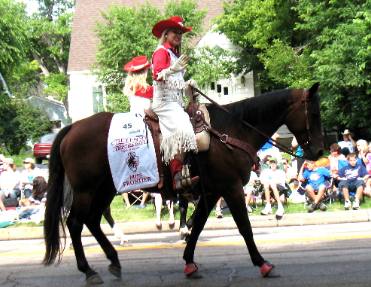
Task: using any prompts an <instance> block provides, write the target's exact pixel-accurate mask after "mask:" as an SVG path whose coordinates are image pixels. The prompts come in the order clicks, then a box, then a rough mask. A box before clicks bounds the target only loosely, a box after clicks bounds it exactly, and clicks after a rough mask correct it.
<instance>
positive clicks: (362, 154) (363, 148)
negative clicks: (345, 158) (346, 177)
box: [357, 139, 371, 170]
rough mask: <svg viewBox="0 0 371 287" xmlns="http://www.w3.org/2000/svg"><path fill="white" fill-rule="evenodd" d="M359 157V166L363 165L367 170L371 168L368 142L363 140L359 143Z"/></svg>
mask: <svg viewBox="0 0 371 287" xmlns="http://www.w3.org/2000/svg"><path fill="white" fill-rule="evenodd" d="M357 155H358V160H357V163H358V164H363V165H364V166H365V167H366V170H368V169H367V166H368V168H371V166H370V164H371V163H370V159H371V154H370V153H369V152H368V143H367V141H365V140H362V139H360V140H358V141H357Z"/></svg>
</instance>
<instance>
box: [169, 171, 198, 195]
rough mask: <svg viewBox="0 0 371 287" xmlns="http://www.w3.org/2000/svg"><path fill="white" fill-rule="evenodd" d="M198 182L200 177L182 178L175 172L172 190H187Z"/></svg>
mask: <svg viewBox="0 0 371 287" xmlns="http://www.w3.org/2000/svg"><path fill="white" fill-rule="evenodd" d="M199 181H200V177H199V176H198V175H197V176H194V177H192V178H190V177H183V176H182V174H181V172H177V173H176V174H175V176H174V178H173V189H174V190H177V191H179V190H183V189H187V188H192V187H194V186H195V185H196V184H197V183H198V182H199Z"/></svg>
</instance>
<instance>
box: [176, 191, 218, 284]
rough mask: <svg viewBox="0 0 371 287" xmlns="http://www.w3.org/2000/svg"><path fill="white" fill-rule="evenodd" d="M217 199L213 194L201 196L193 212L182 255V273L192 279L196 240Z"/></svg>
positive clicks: (194, 268)
mask: <svg viewBox="0 0 371 287" xmlns="http://www.w3.org/2000/svg"><path fill="white" fill-rule="evenodd" d="M218 198H219V197H218V196H216V195H214V194H210V195H202V196H201V198H200V201H199V202H198V204H197V207H196V210H195V211H194V219H193V228H192V231H191V235H190V236H189V239H188V242H187V246H186V248H185V250H184V254H183V259H184V260H185V262H186V266H185V269H184V273H185V275H186V276H187V277H191V276H192V277H194V276H195V274H196V273H197V271H198V267H197V265H196V264H195V263H194V251H195V248H196V244H197V240H198V237H199V236H200V233H201V231H202V230H203V229H204V226H205V223H206V221H207V218H208V217H209V214H210V212H211V210H212V209H213V208H214V206H215V204H216V201H217V200H218Z"/></svg>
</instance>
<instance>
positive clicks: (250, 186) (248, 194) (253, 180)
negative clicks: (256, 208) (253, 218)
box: [243, 167, 259, 213]
mask: <svg viewBox="0 0 371 287" xmlns="http://www.w3.org/2000/svg"><path fill="white" fill-rule="evenodd" d="M252 169H254V167H253V168H252ZM258 181H259V178H258V175H257V174H256V172H255V171H254V170H251V172H250V179H249V182H248V183H247V184H246V185H245V186H244V187H243V191H244V193H245V203H246V208H247V212H248V213H252V208H251V206H250V201H251V198H252V193H253V191H254V189H255V186H256V184H257V182H258Z"/></svg>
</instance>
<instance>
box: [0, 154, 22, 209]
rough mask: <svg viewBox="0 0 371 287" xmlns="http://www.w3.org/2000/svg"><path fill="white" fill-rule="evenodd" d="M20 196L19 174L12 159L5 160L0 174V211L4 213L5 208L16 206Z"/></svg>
mask: <svg viewBox="0 0 371 287" xmlns="http://www.w3.org/2000/svg"><path fill="white" fill-rule="evenodd" d="M20 196H21V191H20V189H19V173H18V171H16V168H15V164H14V161H13V159H11V158H6V159H5V161H4V162H3V172H2V173H1V174H0V209H1V210H2V211H5V207H9V206H12V207H15V206H18V199H19V197H20Z"/></svg>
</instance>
